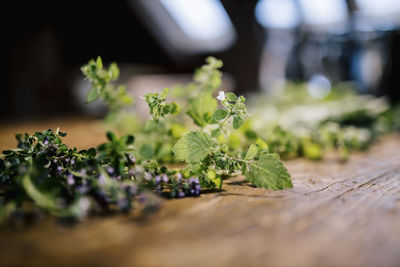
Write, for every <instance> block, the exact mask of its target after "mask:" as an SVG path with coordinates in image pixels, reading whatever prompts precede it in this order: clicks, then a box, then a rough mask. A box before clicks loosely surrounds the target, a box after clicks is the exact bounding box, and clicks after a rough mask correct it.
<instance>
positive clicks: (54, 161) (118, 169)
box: [0, 57, 292, 221]
mask: <svg viewBox="0 0 400 267" xmlns="http://www.w3.org/2000/svg"><path fill="white" fill-rule="evenodd" d="M221 67H222V62H221V61H220V60H216V59H215V58H212V57H210V58H207V64H206V65H204V66H202V67H201V68H200V69H198V70H197V71H196V72H195V75H194V82H193V83H191V84H189V85H187V86H186V87H180V88H178V87H176V88H174V91H175V93H176V94H177V95H179V90H180V91H181V92H180V93H181V97H180V98H179V99H178V100H179V101H181V102H182V103H181V105H178V104H177V103H175V102H167V101H166V99H167V97H168V93H169V90H168V89H165V90H164V91H163V92H161V93H150V94H147V95H145V96H144V101H146V103H147V104H148V106H149V110H150V114H151V116H152V118H151V119H150V120H149V121H148V122H147V123H146V124H145V127H144V128H143V130H142V132H139V133H135V134H137V135H138V136H140V135H144V134H149V133H150V134H151V135H153V137H154V140H157V142H155V144H146V143H143V144H140V143H139V144H137V145H135V146H134V145H133V144H134V141H135V138H134V136H133V135H130V134H128V135H123V136H121V137H117V136H116V135H115V134H114V133H112V132H108V133H107V138H108V142H107V143H104V144H102V145H100V146H99V147H97V148H90V149H88V150H81V151H78V150H77V149H76V148H73V149H70V148H68V147H67V146H66V145H65V144H63V142H62V140H61V138H62V137H63V136H65V135H66V134H65V133H62V132H60V131H59V130H57V131H52V130H47V131H43V132H36V133H34V134H33V135H32V136H30V135H28V134H25V135H16V139H17V141H18V145H17V148H16V149H12V150H6V151H3V154H1V155H0V183H1V191H0V221H3V220H5V219H7V218H25V217H27V216H28V215H32V214H37V213H41V212H46V213H48V214H51V215H53V216H55V217H61V218H74V219H77V218H83V217H85V216H86V215H87V214H90V213H99V212H100V213H104V212H125V211H128V210H130V209H131V208H132V205H133V204H134V200H138V201H141V202H143V201H144V202H145V204H146V205H150V206H151V205H152V202H151V201H150V200H151V197H148V195H149V192H157V193H159V194H161V195H170V196H171V197H185V196H198V195H199V194H200V190H201V188H219V189H221V187H222V183H223V179H222V178H223V177H224V176H226V175H232V174H238V173H242V174H244V175H245V176H246V178H247V180H248V181H249V182H250V183H252V184H253V185H255V186H258V187H264V188H267V189H272V190H276V189H283V188H290V187H292V182H291V179H290V175H289V174H288V172H287V170H286V168H285V167H284V166H283V164H282V162H281V161H280V160H279V156H278V155H277V154H273V153H269V152H268V150H267V147H266V146H265V145H264V144H262V143H259V142H258V143H255V144H249V146H248V147H247V148H245V149H244V148H243V147H241V146H238V145H237V140H235V135H234V132H236V131H238V130H237V129H238V128H240V127H241V125H242V124H243V123H244V122H245V119H246V115H247V107H246V105H245V101H246V99H245V98H244V97H243V96H239V97H238V96H236V95H235V94H234V93H226V94H225V93H224V92H223V91H220V92H219V94H218V96H217V97H216V98H215V97H214V96H213V94H214V92H215V91H216V90H217V89H218V88H219V86H220V85H221V75H222V74H221V72H220V71H219V68H221ZM82 72H83V73H84V74H85V76H86V77H87V78H88V79H89V80H90V81H91V82H92V89H91V90H90V91H89V94H88V96H87V102H92V101H94V100H96V99H98V98H100V99H102V100H103V101H104V102H105V103H106V105H107V106H108V107H109V108H110V114H112V115H111V116H116V114H117V113H119V112H122V110H123V108H124V107H125V106H127V105H129V104H130V103H131V98H130V97H129V96H128V95H127V94H126V93H125V89H124V87H121V86H119V87H115V86H114V85H112V84H111V82H113V81H116V80H117V78H118V75H119V69H118V66H117V65H116V64H115V63H113V64H111V65H110V67H109V68H108V69H105V68H104V67H103V64H102V61H101V59H100V58H98V59H97V60H91V61H89V63H88V64H87V65H85V66H84V67H82ZM183 91H186V92H187V94H182V92H183ZM217 100H218V101H219V103H220V108H219V107H218V101H217ZM179 101H177V102H179ZM181 114H187V115H188V116H189V117H190V118H191V119H192V120H193V125H191V126H190V125H187V123H182V121H185V119H182V115H181ZM174 118H175V120H174ZM195 127H197V129H196V128H195ZM190 128H192V129H193V130H192V131H189V132H188V130H187V129H190ZM160 140H161V141H160ZM235 142H236V144H235ZM136 147H138V148H139V149H136ZM161 151H163V153H161ZM167 154H169V156H170V157H169V158H167V159H168V160H167V161H168V162H170V163H171V162H183V161H184V162H186V164H185V165H184V167H183V168H181V169H179V168H178V169H176V168H168V167H166V166H165V165H164V163H165V161H166V160H165V155H167ZM161 155H164V157H163V156H161ZM152 156H153V158H151V157H152Z"/></svg>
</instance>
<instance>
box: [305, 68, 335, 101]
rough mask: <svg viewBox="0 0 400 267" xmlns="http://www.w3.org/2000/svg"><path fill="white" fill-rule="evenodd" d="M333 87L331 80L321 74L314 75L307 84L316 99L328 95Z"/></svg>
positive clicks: (309, 91)
mask: <svg viewBox="0 0 400 267" xmlns="http://www.w3.org/2000/svg"><path fill="white" fill-rule="evenodd" d="M331 87H332V86H331V82H330V81H329V80H328V79H327V78H326V77H325V76H323V75H320V74H317V75H313V76H312V77H311V79H310V80H309V81H308V84H307V90H308V93H309V94H310V95H311V96H312V97H314V98H316V99H323V98H325V97H327V96H328V95H329V93H330V92H331Z"/></svg>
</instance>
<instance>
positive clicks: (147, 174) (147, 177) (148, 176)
mask: <svg viewBox="0 0 400 267" xmlns="http://www.w3.org/2000/svg"><path fill="white" fill-rule="evenodd" d="M151 178H153V177H152V175H151V174H150V173H148V172H145V173H144V179H145V180H146V181H149V180H151Z"/></svg>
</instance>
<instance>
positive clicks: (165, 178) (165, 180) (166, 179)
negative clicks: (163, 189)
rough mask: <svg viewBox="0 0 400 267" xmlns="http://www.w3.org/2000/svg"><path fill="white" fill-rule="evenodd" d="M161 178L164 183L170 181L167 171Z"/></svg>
mask: <svg viewBox="0 0 400 267" xmlns="http://www.w3.org/2000/svg"><path fill="white" fill-rule="evenodd" d="M161 179H162V181H163V182H164V183H168V176H167V175H166V174H165V173H164V174H162V175H161Z"/></svg>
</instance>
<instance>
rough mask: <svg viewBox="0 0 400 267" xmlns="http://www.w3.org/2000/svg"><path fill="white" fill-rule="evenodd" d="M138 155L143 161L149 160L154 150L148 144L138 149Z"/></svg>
mask: <svg viewBox="0 0 400 267" xmlns="http://www.w3.org/2000/svg"><path fill="white" fill-rule="evenodd" d="M139 153H140V155H141V156H142V157H143V158H145V159H151V158H152V157H153V156H154V149H153V147H152V146H151V145H149V144H144V145H142V146H141V147H140V150H139Z"/></svg>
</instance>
